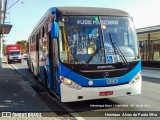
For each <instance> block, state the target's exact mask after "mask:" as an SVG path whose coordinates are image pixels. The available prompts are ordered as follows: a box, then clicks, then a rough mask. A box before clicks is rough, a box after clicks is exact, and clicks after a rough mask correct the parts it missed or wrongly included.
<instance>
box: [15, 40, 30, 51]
mask: <svg viewBox="0 0 160 120" xmlns="http://www.w3.org/2000/svg"><path fill="white" fill-rule="evenodd" d="M16 44H20V45H21V47H22V53H27V44H28V42H27V40H20V41H17V42H16Z"/></svg>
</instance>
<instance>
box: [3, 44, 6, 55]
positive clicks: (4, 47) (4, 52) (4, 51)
mask: <svg viewBox="0 0 160 120" xmlns="http://www.w3.org/2000/svg"><path fill="white" fill-rule="evenodd" d="M5 54H6V44H5V43H4V42H3V55H5Z"/></svg>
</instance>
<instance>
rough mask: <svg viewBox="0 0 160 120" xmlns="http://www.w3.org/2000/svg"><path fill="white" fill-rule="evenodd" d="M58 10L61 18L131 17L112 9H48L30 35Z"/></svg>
mask: <svg viewBox="0 0 160 120" xmlns="http://www.w3.org/2000/svg"><path fill="white" fill-rule="evenodd" d="M56 9H57V10H58V12H59V14H60V15H61V16H69V15H73V16H76V15H77V16H83V15H86V16H87V15H88V16H94V15H97V16H101V15H102V16H120V17H131V16H130V15H129V14H128V13H127V12H125V11H122V10H119V9H113V8H100V7H52V8H50V9H49V10H48V11H47V12H46V13H45V14H44V16H43V17H42V18H41V20H40V21H39V22H38V23H37V25H36V26H35V27H34V29H33V31H32V33H31V35H33V34H34V32H35V31H36V30H37V28H38V27H39V26H40V24H41V23H42V22H43V21H44V20H45V18H47V15H48V14H49V13H51V12H52V11H55V10H56Z"/></svg>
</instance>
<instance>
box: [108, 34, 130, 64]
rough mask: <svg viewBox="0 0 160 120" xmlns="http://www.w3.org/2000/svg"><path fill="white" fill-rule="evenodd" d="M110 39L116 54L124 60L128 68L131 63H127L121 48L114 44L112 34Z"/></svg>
mask: <svg viewBox="0 0 160 120" xmlns="http://www.w3.org/2000/svg"><path fill="white" fill-rule="evenodd" d="M109 37H110V41H111V44H112V47H113V49H114V52H115V54H118V55H119V56H120V57H121V59H122V60H123V62H124V64H125V65H126V66H128V65H129V63H128V62H127V60H126V58H125V56H124V55H123V53H122V51H121V50H120V48H119V46H118V45H117V43H116V42H113V39H112V36H111V33H109Z"/></svg>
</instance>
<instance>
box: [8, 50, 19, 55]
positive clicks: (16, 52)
mask: <svg viewBox="0 0 160 120" xmlns="http://www.w3.org/2000/svg"><path fill="white" fill-rule="evenodd" d="M10 55H11V56H12V55H20V51H11V52H10Z"/></svg>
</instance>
